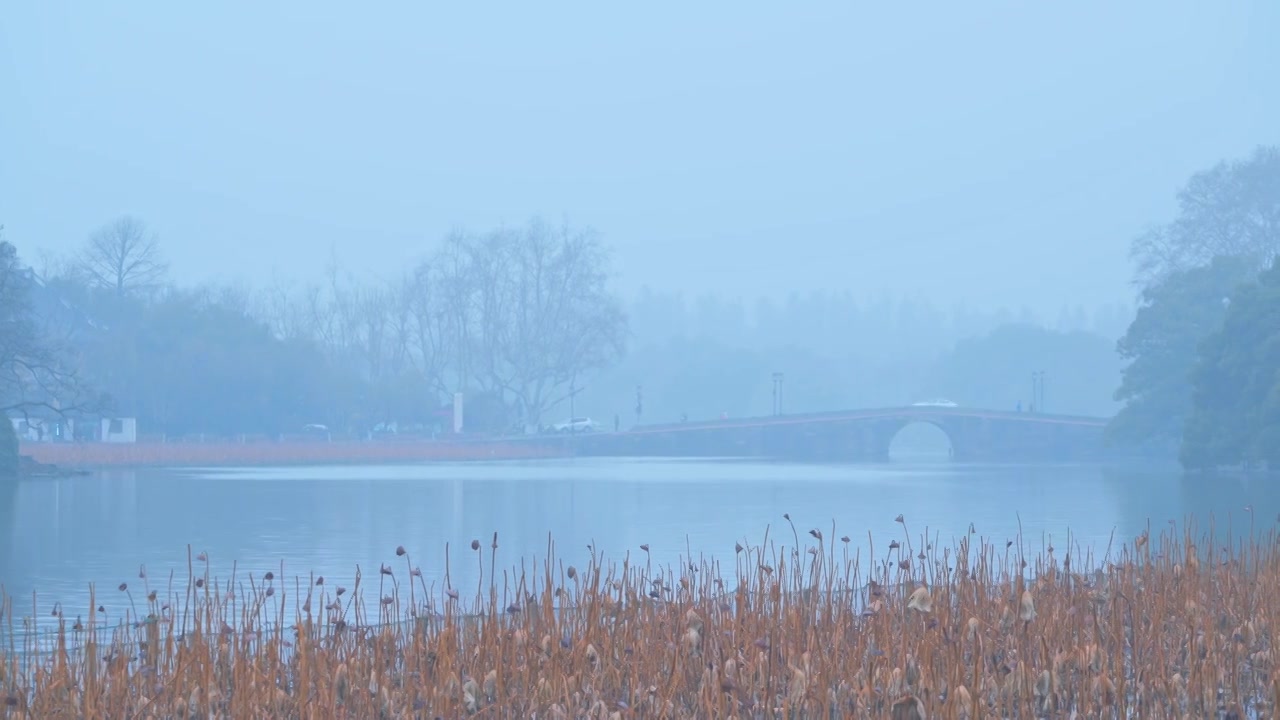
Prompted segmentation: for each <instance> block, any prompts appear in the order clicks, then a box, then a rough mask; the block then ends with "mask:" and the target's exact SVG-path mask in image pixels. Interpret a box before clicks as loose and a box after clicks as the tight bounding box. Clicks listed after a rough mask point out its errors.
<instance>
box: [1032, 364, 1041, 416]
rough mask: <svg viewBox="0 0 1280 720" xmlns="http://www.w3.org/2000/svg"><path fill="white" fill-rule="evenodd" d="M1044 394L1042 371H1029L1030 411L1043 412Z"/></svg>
mask: <svg viewBox="0 0 1280 720" xmlns="http://www.w3.org/2000/svg"><path fill="white" fill-rule="evenodd" d="M1043 396H1044V371H1043V370H1035V371H1032V373H1031V411H1032V412H1044V407H1043V400H1044V398H1043Z"/></svg>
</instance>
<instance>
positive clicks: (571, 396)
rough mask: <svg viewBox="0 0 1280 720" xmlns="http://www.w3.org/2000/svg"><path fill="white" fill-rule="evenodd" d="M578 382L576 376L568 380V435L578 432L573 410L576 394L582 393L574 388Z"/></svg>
mask: <svg viewBox="0 0 1280 720" xmlns="http://www.w3.org/2000/svg"><path fill="white" fill-rule="evenodd" d="M577 382H578V378H577V376H574V377H572V378H570V379H569V434H570V435H572V434H574V433H576V432H578V426H577V425H576V424H575V423H574V421H575V420H577V419H578V413H577V412H575V411H574V409H573V399H574V398H575V397H577V395H578V393H580V392H582V388H575V387H574V384H575V383H577Z"/></svg>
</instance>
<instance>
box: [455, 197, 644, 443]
mask: <svg viewBox="0 0 1280 720" xmlns="http://www.w3.org/2000/svg"><path fill="white" fill-rule="evenodd" d="M609 260H610V258H609V253H608V252H607V250H606V249H605V247H604V246H603V244H602V243H601V242H600V238H599V236H598V235H597V234H596V233H594V232H593V231H591V230H583V231H573V230H571V229H570V228H568V227H567V226H566V227H561V228H558V229H555V228H552V227H550V226H548V225H546V224H545V223H542V222H540V221H536V220H535V221H533V222H531V223H530V224H529V225H528V226H526V227H525V228H524V229H523V230H518V231H517V230H510V229H499V230H495V231H493V232H490V233H487V234H485V235H481V236H474V235H463V234H455V235H454V236H452V237H451V238H450V239H449V240H448V241H447V242H446V244H445V248H444V249H443V252H442V258H441V261H440V262H441V264H442V265H443V266H445V267H447V268H449V271H448V272H447V273H446V285H447V286H448V290H447V291H446V292H447V295H448V297H449V298H450V299H449V301H448V303H449V307H448V309H447V311H446V313H447V315H448V316H449V317H450V318H451V320H450V324H451V325H452V329H453V330H454V334H455V336H456V337H457V340H456V341H455V342H458V343H459V346H458V347H457V348H456V350H457V351H458V352H459V355H460V356H463V355H464V353H465V357H467V359H468V361H469V363H470V366H469V368H468V372H467V374H466V375H464V377H466V376H469V378H470V380H471V381H472V382H473V383H475V385H476V387H477V388H478V389H480V390H482V391H486V392H489V393H494V394H498V395H501V396H502V397H504V398H506V399H507V400H508V401H509V402H511V403H512V404H514V405H515V408H516V410H517V412H518V414H519V415H520V416H521V417H522V418H523V420H524V422H525V423H526V424H530V425H536V424H538V423H539V422H540V420H541V416H542V413H543V412H544V411H546V410H547V409H548V408H549V407H550V406H551V405H553V404H555V403H556V402H558V401H559V400H560V399H561V397H559V396H562V395H563V394H564V392H565V391H566V389H567V387H568V385H569V384H570V383H572V382H574V381H575V379H576V378H579V377H581V376H582V375H584V374H588V373H589V372H590V371H592V370H596V369H599V368H602V367H604V366H605V365H607V364H608V363H609V362H611V361H612V360H614V359H615V358H616V357H617V356H618V355H619V354H621V352H622V350H623V347H624V345H625V335H626V327H627V319H626V316H625V314H624V313H623V311H622V307H621V303H620V302H619V301H618V299H617V298H616V297H615V296H614V294H613V293H612V292H611V289H610V287H609V285H610V281H611V278H610V276H609V272H608V270H609Z"/></svg>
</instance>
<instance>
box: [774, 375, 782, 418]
mask: <svg viewBox="0 0 1280 720" xmlns="http://www.w3.org/2000/svg"><path fill="white" fill-rule="evenodd" d="M773 414H774V415H781V414H782V373H780V372H775V373H774V374H773Z"/></svg>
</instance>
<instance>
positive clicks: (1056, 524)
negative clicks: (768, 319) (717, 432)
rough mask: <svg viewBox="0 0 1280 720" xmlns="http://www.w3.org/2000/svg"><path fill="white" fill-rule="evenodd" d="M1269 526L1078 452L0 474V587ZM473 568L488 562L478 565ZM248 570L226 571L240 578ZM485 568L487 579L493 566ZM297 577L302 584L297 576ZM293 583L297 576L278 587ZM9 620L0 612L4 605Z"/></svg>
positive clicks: (1226, 486) (330, 579) (1242, 498)
mask: <svg viewBox="0 0 1280 720" xmlns="http://www.w3.org/2000/svg"><path fill="white" fill-rule="evenodd" d="M1246 506H1249V507H1252V510H1253V516H1254V519H1255V522H1256V523H1257V524H1258V525H1259V526H1263V527H1267V528H1270V527H1272V526H1273V525H1274V523H1275V522H1276V518H1277V513H1280V488H1278V487H1277V483H1274V482H1268V481H1265V480H1257V479H1254V480H1248V479H1243V478H1214V479H1208V478H1196V477H1184V476H1183V475H1181V474H1180V473H1177V472H1176V471H1154V470H1146V471H1143V470H1133V469H1126V470H1121V469H1104V468H1099V467H1086V466H979V465H961V464H953V463H947V462H932V463H916V462H895V463H888V464H883V465H803V464H782V463H762V462H735V461H689V460H626V459H601V460H590V459H578V460H564V461H561V460H554V461H537V462H501V463H458V464H424V465H401V466H363V467H354V466H343V467H334V466H328V467H290V468H236V469H227V468H219V469H184V470H129V471H106V472H100V473H97V474H95V475H92V476H86V477H76V478H66V479H60V480H24V481H20V482H17V483H16V484H10V485H8V486H0V584H3V585H4V589H5V592H6V593H7V594H8V595H9V596H10V598H11V599H12V601H13V603H14V605H15V607H14V609H13V614H14V615H15V616H17V617H22V616H31V615H32V609H31V608H32V593H33V592H35V593H37V602H38V605H39V607H38V609H37V610H36V615H35V616H36V617H37V618H41V621H42V622H43V621H49V620H52V619H51V618H50V617H49V614H50V609H51V608H52V606H53V603H54V602H55V601H59V602H61V603H62V606H63V608H64V612H65V613H66V615H67V617H69V618H73V617H74V616H76V615H77V614H81V613H87V609H88V605H89V585H90V583H96V586H97V602H98V603H100V604H102V605H105V606H106V608H107V611H108V615H109V616H111V617H117V618H118V617H121V616H122V614H123V610H124V609H126V608H127V607H128V600H127V598H125V597H124V594H123V593H121V592H119V591H118V590H117V589H116V588H117V586H118V585H119V584H120V583H121V582H128V583H129V585H130V587H131V588H133V589H135V593H134V597H135V600H137V601H138V602H140V603H141V602H142V600H143V597H142V595H143V593H142V592H140V589H141V587H142V581H141V580H139V577H138V575H139V566H140V565H145V566H146V569H147V572H148V576H149V579H150V582H151V585H152V587H156V586H157V585H159V586H161V587H163V585H164V584H165V583H166V582H167V578H168V576H169V573H170V572H171V571H173V572H175V573H177V577H178V579H179V585H178V587H179V588H181V587H182V586H183V585H182V583H183V582H184V581H185V578H186V573H187V546H188V545H190V546H191V549H192V550H191V552H192V553H193V554H195V553H198V552H200V551H205V552H207V553H208V555H209V557H210V559H211V561H212V567H213V573H214V574H215V575H218V576H220V577H222V578H224V579H225V578H226V577H228V576H229V575H230V572H231V569H232V563H233V562H236V563H237V568H238V571H239V572H240V573H242V574H243V573H244V572H245V571H250V572H252V573H254V575H255V576H257V577H261V575H262V573H264V572H266V571H268V570H271V571H274V572H275V573H277V575H279V574H280V572H281V569H280V568H281V563H283V565H284V577H286V578H289V579H291V578H293V577H295V576H299V575H300V576H302V577H303V578H306V576H307V574H308V573H309V572H315V573H317V574H322V575H324V576H326V582H327V583H328V584H342V585H347V586H350V585H351V583H352V580H353V579H354V575H355V570H356V567H357V566H359V567H360V568H361V569H362V570H363V572H364V576H365V577H366V578H371V579H372V580H373V582H375V583H376V582H377V576H378V567H379V565H380V564H381V563H383V562H387V563H391V564H392V566H393V567H394V568H395V569H396V571H397V573H398V574H402V573H403V570H404V561H403V559H401V558H396V557H395V549H396V546H397V545H404V546H405V547H406V548H407V549H408V551H409V553H410V556H411V558H413V560H414V562H415V564H417V565H419V566H420V567H421V569H422V572H423V575H424V576H425V577H426V579H427V582H428V584H430V583H432V582H435V583H436V587H437V588H439V587H440V585H441V581H442V579H443V575H444V558H445V545H446V543H449V544H450V545H451V548H452V550H451V553H450V555H451V557H452V571H453V578H454V585H455V586H458V587H462V588H473V587H475V584H476V581H477V579H478V577H477V571H476V569H475V566H476V558H475V553H473V552H471V550H470V549H469V544H470V543H471V541H472V540H473V539H478V540H480V542H481V544H482V545H483V547H484V555H485V562H486V563H487V562H488V559H489V550H488V546H489V543H490V541H491V539H492V535H493V533H494V531H497V532H498V540H499V550H498V566H499V567H500V568H501V567H504V566H505V567H510V566H512V565H515V564H518V563H519V562H520V560H521V559H522V558H523V559H526V560H532V559H534V558H537V559H539V560H541V559H542V558H543V557H545V555H546V551H547V541H548V533H550V535H551V536H552V537H553V538H554V539H555V541H556V550H557V554H558V555H559V556H560V557H561V558H562V559H563V560H564V562H565V564H566V565H567V564H570V563H572V564H577V565H579V566H583V565H585V564H586V561H587V559H588V557H589V551H588V549H587V548H588V545H594V547H595V548H596V549H597V551H599V552H601V553H603V554H604V555H605V556H606V557H607V558H609V559H617V560H621V559H622V557H623V556H624V555H625V554H626V553H627V552H631V553H632V556H633V557H635V556H640V557H641V562H643V555H642V553H641V552H640V550H639V546H640V545H641V544H642V543H647V544H648V545H649V547H650V552H651V555H652V559H653V561H654V563H655V564H657V563H664V564H665V563H670V564H673V565H675V564H679V563H680V562H681V558H682V557H684V556H685V554H686V553H687V552H688V551H692V553H693V554H694V555H695V556H697V555H699V554H702V555H706V556H714V557H716V558H718V559H721V560H723V561H725V562H726V563H728V564H729V565H730V567H732V564H733V557H734V549H733V548H734V544H735V542H742V543H743V544H759V543H760V541H761V540H762V539H763V537H764V533H765V530H766V527H767V526H770V525H771V526H772V528H773V531H772V537H773V538H774V539H775V540H777V541H778V542H785V543H787V544H791V543H792V540H791V532H790V529H789V528H788V527H787V525H786V521H785V520H783V517H782V515H783V513H790V515H791V517H792V519H793V520H794V522H795V524H796V528H797V530H798V531H799V533H800V534H801V537H802V538H803V539H806V540H807V539H808V538H807V537H805V533H806V532H807V531H808V530H809V529H810V528H821V529H822V530H823V532H824V534H827V535H828V537H830V532H831V527H832V522H834V523H835V527H836V533H835V534H836V536H837V537H838V536H839V535H842V534H847V535H850V536H852V538H853V540H854V544H855V545H858V546H861V547H863V548H865V547H866V544H867V537H868V533H870V535H871V536H874V537H876V538H877V540H878V541H879V542H880V543H881V544H880V546H879V547H884V544H883V543H887V541H888V540H889V539H892V538H901V533H902V528H901V527H900V526H898V525H897V524H896V523H895V522H894V518H895V516H897V515H898V513H903V514H904V515H905V516H906V520H907V524H908V528H909V529H910V530H911V532H912V533H913V535H914V536H916V537H919V535H920V533H923V532H924V531H926V530H928V532H929V533H930V536H932V535H933V534H934V533H938V534H939V535H940V541H941V542H942V543H943V544H944V545H947V544H950V543H951V541H952V540H953V539H957V538H959V537H961V536H963V535H964V534H965V533H966V532H967V531H968V528H969V524H970V523H971V522H972V523H973V524H974V526H975V528H976V530H977V532H978V534H979V535H981V536H984V537H988V538H992V539H994V540H996V541H998V542H1000V543H1003V542H1004V540H1006V539H1012V538H1014V537H1015V536H1016V535H1017V532H1018V522H1019V518H1020V519H1021V524H1022V531H1023V537H1024V542H1025V543H1026V545H1027V547H1028V548H1029V549H1030V550H1032V551H1039V550H1040V548H1041V547H1042V546H1043V544H1047V543H1048V542H1053V543H1055V544H1056V545H1057V546H1058V547H1064V546H1065V544H1066V539H1067V534H1068V532H1070V533H1071V535H1072V539H1073V545H1074V544H1075V543H1079V544H1080V545H1083V546H1092V547H1094V548H1097V549H1098V550H1099V553H1100V552H1102V551H1104V550H1105V548H1106V545H1107V543H1108V540H1109V538H1110V537H1111V536H1112V534H1113V532H1114V533H1115V537H1116V538H1117V539H1118V540H1121V541H1129V540H1131V539H1132V538H1133V537H1134V536H1136V535H1137V534H1139V533H1140V532H1142V530H1143V529H1144V528H1146V527H1147V525H1148V523H1150V525H1151V526H1152V527H1153V528H1155V529H1156V531H1157V532H1158V531H1159V530H1160V529H1162V528H1163V526H1165V524H1166V523H1167V522H1168V521H1170V520H1177V521H1182V520H1184V519H1185V518H1187V517H1194V518H1196V519H1197V520H1198V521H1199V522H1200V523H1201V524H1207V522H1208V520H1209V518H1210V516H1211V515H1212V516H1214V517H1215V518H1216V520H1217V523H1218V524H1219V525H1220V526H1225V525H1226V523H1227V520H1228V517H1229V518H1230V520H1231V522H1232V523H1233V524H1234V526H1235V527H1236V528H1240V527H1247V526H1248V524H1249V519H1250V518H1249V511H1248V510H1247V509H1246ZM486 574H487V571H486ZM242 576H243V575H241V577H242ZM499 577H501V574H500V573H499ZM304 582H305V580H304ZM285 587H286V588H287V589H288V590H290V591H292V589H293V583H292V582H288V583H287V584H286V586H285ZM6 620H7V619H6Z"/></svg>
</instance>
